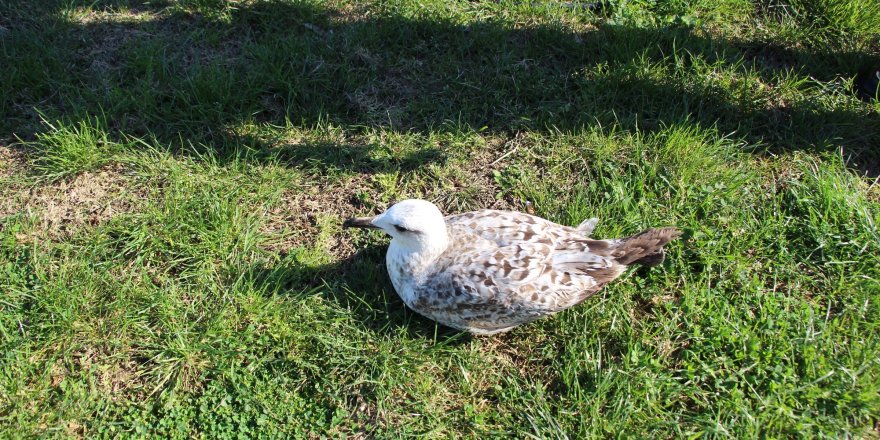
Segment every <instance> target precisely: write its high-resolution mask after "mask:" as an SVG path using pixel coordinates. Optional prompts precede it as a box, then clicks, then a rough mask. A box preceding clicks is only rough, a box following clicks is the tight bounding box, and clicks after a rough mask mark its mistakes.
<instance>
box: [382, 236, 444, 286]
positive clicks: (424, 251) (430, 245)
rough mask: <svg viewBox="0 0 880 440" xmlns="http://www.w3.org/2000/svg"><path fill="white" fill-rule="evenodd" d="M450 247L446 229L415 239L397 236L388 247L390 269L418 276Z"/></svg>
mask: <svg viewBox="0 0 880 440" xmlns="http://www.w3.org/2000/svg"><path fill="white" fill-rule="evenodd" d="M448 247H449V233H448V232H447V231H446V230H442V231H438V233H432V234H426V235H423V236H419V237H418V238H417V239H413V240H404V239H400V238H395V239H393V240H391V244H390V245H389V247H388V264H389V269H390V268H392V267H393V268H394V269H395V270H397V271H403V272H404V273H406V274H407V275H409V276H411V277H417V276H418V275H419V274H421V273H423V272H424V271H425V269H426V268H427V267H428V266H430V265H431V263H433V262H434V260H436V259H437V258H438V257H439V256H440V255H442V254H443V252H446V249H447V248H448Z"/></svg>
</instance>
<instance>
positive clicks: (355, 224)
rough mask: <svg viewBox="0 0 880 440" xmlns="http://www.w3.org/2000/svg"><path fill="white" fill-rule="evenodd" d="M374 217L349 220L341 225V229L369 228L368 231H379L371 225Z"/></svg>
mask: <svg viewBox="0 0 880 440" xmlns="http://www.w3.org/2000/svg"><path fill="white" fill-rule="evenodd" d="M374 218H375V217H355V218H350V219H348V220H346V221H345V222H343V223H342V227H343V228H369V229H380V228H379V227H378V226H376V225H374V224H373V219H374Z"/></svg>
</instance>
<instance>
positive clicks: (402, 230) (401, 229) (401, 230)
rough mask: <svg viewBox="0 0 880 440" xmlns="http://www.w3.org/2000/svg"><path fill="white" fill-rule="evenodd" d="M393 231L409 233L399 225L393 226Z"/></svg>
mask: <svg viewBox="0 0 880 440" xmlns="http://www.w3.org/2000/svg"><path fill="white" fill-rule="evenodd" d="M394 229H397V232H409V229H406V228H404V227H403V226H400V225H394Z"/></svg>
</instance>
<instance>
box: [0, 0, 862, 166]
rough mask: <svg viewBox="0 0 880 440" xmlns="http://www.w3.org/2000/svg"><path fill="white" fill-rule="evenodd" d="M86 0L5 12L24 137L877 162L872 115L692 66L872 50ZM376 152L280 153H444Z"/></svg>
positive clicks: (287, 6)
mask: <svg viewBox="0 0 880 440" xmlns="http://www.w3.org/2000/svg"><path fill="white" fill-rule="evenodd" d="M91 4H94V6H93V7H92V8H93V10H94V11H98V12H97V13H96V12H92V13H89V14H88V15H85V16H83V17H76V16H62V15H61V14H60V13H59V11H60V10H61V9H62V6H67V5H68V2H58V1H56V0H44V1H42V2H32V3H31V2H23V1H18V2H13V4H12V5H10V6H7V8H9V11H8V12H9V14H8V15H9V16H10V17H11V19H10V20H8V21H9V23H7V24H3V26H6V27H9V28H10V31H9V35H7V36H5V37H4V38H2V39H0V45H2V46H3V49H4V50H3V51H2V53H4V54H5V55H4V58H6V60H5V62H4V64H5V65H11V66H14V67H13V68H11V69H6V70H5V71H4V73H0V78H2V81H0V83H2V85H0V92H2V97H3V100H2V104H0V105H2V107H0V110H2V112H3V113H4V117H3V118H2V122H0V125H2V127H3V130H4V131H6V130H9V131H10V132H12V133H15V134H16V135H18V136H22V137H24V138H29V137H32V136H33V135H34V134H36V133H39V132H40V131H41V130H44V129H45V127H44V126H43V125H41V124H40V123H39V121H38V119H37V116H36V113H35V111H34V109H37V110H39V111H41V112H43V113H44V114H45V115H46V117H47V118H49V119H50V120H55V119H60V120H70V121H76V120H82V119H84V118H86V117H87V116H88V115H94V114H103V115H105V117H106V118H107V122H108V126H109V129H110V130H111V131H114V132H117V133H120V132H121V133H127V134H134V135H144V136H155V137H156V138H157V139H159V140H160V142H163V143H166V144H176V143H177V144H179V143H180V140H181V139H186V140H187V141H188V142H192V143H194V144H200V145H202V146H205V148H210V149H214V150H216V151H218V152H220V153H222V152H223V151H224V150H229V149H232V148H239V147H241V146H242V144H243V145H244V146H245V147H247V148H250V149H254V150H256V151H258V152H261V153H266V154H258V155H256V156H255V157H266V156H270V155H271V154H274V153H275V149H276V147H277V146H278V145H277V144H276V143H273V142H268V141H266V140H261V139H260V138H259V137H253V136H247V133H241V132H240V131H241V130H243V129H242V127H246V126H248V125H260V124H273V125H285V124H288V123H289V124H292V125H293V126H305V127H310V126H316V125H320V124H326V123H329V124H335V125H344V126H347V127H348V130H349V131H353V132H358V131H359V130H371V129H388V128H390V129H394V130H400V131H416V132H421V131H438V130H439V131H443V130H455V127H469V128H471V129H479V128H483V129H484V130H487V131H489V132H494V133H499V134H502V135H506V134H509V133H513V132H516V131H518V130H524V129H528V130H533V131H542V130H553V129H561V130H575V129H579V128H581V127H584V126H589V125H593V124H602V125H614V126H617V127H620V128H622V129H625V130H636V129H638V130H641V131H648V132H650V131H651V130H653V129H655V128H659V127H662V126H666V125H673V124H679V123H682V122H688V123H693V124H699V125H700V126H703V127H717V128H718V130H719V131H720V132H723V133H735V136H736V137H739V138H742V139H743V140H745V141H747V142H749V144H751V145H758V146H759V147H758V148H759V151H758V152H762V153H763V152H766V151H771V152H782V151H788V150H810V151H816V150H820V151H821V150H828V151H834V150H836V149H837V148H842V149H843V150H844V151H845V152H846V153H847V154H849V155H851V156H852V157H853V158H855V159H856V160H855V161H854V165H853V166H854V167H855V168H858V169H860V170H861V171H868V170H869V169H870V165H871V164H872V163H874V162H876V161H877V157H876V156H877V155H876V152H874V151H873V146H874V145H876V144H877V142H880V128H878V127H880V123H878V122H880V121H878V117H877V114H876V112H871V111H869V110H867V109H865V108H860V107H858V106H855V105H846V106H842V105H839V104H838V105H834V106H831V107H829V106H828V105H823V104H822V103H817V102H812V101H810V100H800V101H796V102H782V101H776V102H773V100H772V99H771V100H769V102H768V99H762V98H761V97H759V96H757V95H756V92H754V91H748V90H746V91H743V90H739V91H737V87H738V86H737V85H736V84H727V85H724V86H722V85H719V84H720V83H719V82H717V81H715V82H713V81H710V80H708V79H707V78H705V77H704V76H705V75H704V70H705V69H704V68H703V67H699V66H705V65H707V63H722V65H724V66H727V67H730V68H733V69H736V71H737V72H738V73H739V74H745V73H747V72H750V71H752V70H751V66H754V67H755V68H756V69H755V70H754V72H757V74H758V75H759V76H760V77H762V81H764V82H765V83H766V84H769V86H768V87H773V86H774V84H775V83H776V82H778V81H779V76H780V75H784V74H785V73H786V72H789V71H793V72H796V73H798V74H799V75H802V76H804V75H806V76H811V77H815V78H818V79H820V80H830V79H833V78H836V77H840V76H842V77H847V78H848V77H852V76H854V75H855V74H856V73H858V71H859V70H860V69H861V68H863V67H864V66H865V65H868V64H871V63H875V62H876V59H877V56H876V54H869V53H840V52H821V51H810V50H806V49H805V50H801V51H794V50H787V49H782V48H779V47H776V46H774V45H772V44H767V43H766V42H761V41H726V40H721V39H716V38H709V37H706V36H703V35H699V34H698V33H697V32H695V31H693V30H691V29H687V28H681V27H667V28H651V29H645V28H635V27H627V26H618V25H603V26H601V27H599V28H591V29H589V30H585V31H583V32H574V31H572V30H570V29H565V28H562V27H557V26H549V25H540V26H533V27H528V28H518V27H517V28H514V27H511V25H510V24H506V23H501V22H496V21H482V22H476V23H469V24H460V23H453V22H450V21H446V20H443V19H426V18H411V17H406V16H402V15H396V14H395V13H393V12H388V11H370V13H369V14H368V13H367V11H361V10H358V9H357V8H356V7H354V8H353V9H351V10H345V11H343V10H335V9H330V8H327V7H323V6H317V5H313V4H309V3H288V2H279V1H267V2H253V3H247V4H236V5H235V7H234V8H233V7H231V6H229V8H228V9H226V8H227V6H228V5H226V4H225V3H224V2H222V1H217V2H213V3H211V5H213V6H212V7H203V8H202V9H199V8H195V10H203V12H204V13H192V12H183V11H184V10H183V9H180V8H174V7H169V6H168V5H164V4H161V3H152V4H150V5H147V4H145V3H139V2H133V1H124V0H108V1H98V2H94V3H91ZM217 11H221V12H217ZM28 14H29V15H28ZM0 15H2V14H0ZM18 18H21V19H20V20H18ZM695 66H696V67H695ZM664 69H665V70H664ZM700 69H703V70H700ZM709 70H711V69H709ZM680 72H689V73H686V74H684V75H682V74H681V73H680ZM772 93H773V92H771V93H770V94H769V96H772ZM829 93H838V94H840V93H843V94H848V93H849V94H852V93H853V91H847V90H836V91H830V92H829ZM764 98H766V96H765V97H764ZM369 151H370V150H369V148H364V149H361V146H350V145H344V144H339V143H336V142H335V141H331V142H326V143H320V142H319V143H317V144H314V145H306V146H303V147H284V146H283V143H282V148H281V151H280V155H281V156H282V157H284V158H286V160H287V161H288V162H289V164H290V165H291V166H294V167H303V166H305V167H308V166H314V165H316V164H317V166H318V167H319V168H321V167H337V168H352V169H356V170H360V171H367V172H370V171H375V170H379V169H381V170H385V171H387V170H388V168H389V167H391V168H396V169H403V170H406V169H412V168H415V167H417V166H419V165H421V164H424V163H426V162H431V161H436V160H439V159H442V157H443V155H442V152H440V151H439V150H438V151H435V152H431V153H429V154H418V155H414V156H413V157H410V158H405V159H404V160H402V161H399V162H397V163H376V162H371V159H370V158H369ZM270 153H271V154H270ZM878 168H880V167H878ZM878 171H880V169H878V170H875V172H878Z"/></svg>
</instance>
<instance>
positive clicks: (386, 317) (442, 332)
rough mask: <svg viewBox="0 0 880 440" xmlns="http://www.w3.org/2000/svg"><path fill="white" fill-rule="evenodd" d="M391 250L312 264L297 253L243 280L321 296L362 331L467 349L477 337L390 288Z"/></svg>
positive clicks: (295, 294)
mask: <svg viewBox="0 0 880 440" xmlns="http://www.w3.org/2000/svg"><path fill="white" fill-rule="evenodd" d="M385 249H387V246H386V245H378V244H374V245H370V246H367V247H365V248H363V249H361V250H359V251H357V252H356V253H354V254H353V255H350V256H349V257H347V258H344V259H340V260H336V261H334V262H332V263H326V264H310V263H308V262H305V259H303V258H301V256H300V254H299V252H298V251H297V250H296V249H294V250H291V251H289V252H287V253H286V254H285V255H283V256H282V257H281V258H280V259H279V260H278V261H275V262H274V263H261V264H258V265H255V266H252V267H250V268H249V269H248V270H247V271H246V273H245V274H244V276H245V277H246V278H248V279H250V280H252V282H253V285H254V288H255V289H257V290H258V291H264V292H267V294H271V295H281V296H285V297H289V298H296V299H304V298H307V297H310V296H319V297H321V298H322V299H324V300H327V301H329V302H331V303H332V304H334V305H335V307H336V308H337V309H340V310H346V311H347V312H348V313H350V315H351V318H352V320H353V321H354V322H356V323H357V326H358V327H360V328H361V329H362V330H365V331H368V332H371V333H377V334H384V335H389V336H395V337H401V336H402V337H405V338H407V339H421V340H429V341H433V343H434V344H438V345H445V346H457V345H461V344H467V343H469V342H470V341H471V340H472V339H473V336H472V335H471V334H470V333H467V332H462V331H459V330H455V329H452V328H450V327H446V326H443V325H440V324H438V323H436V322H434V321H432V320H430V319H428V318H425V317H423V316H421V315H419V314H417V313H415V312H413V311H412V310H409V309H408V308H407V307H406V305H405V304H404V303H403V301H402V300H401V299H400V297H399V296H398V295H397V293H395V292H394V289H393V287H392V286H391V281H390V279H389V278H388V275H387V272H386V269H385V264H384V260H385V255H384V251H385Z"/></svg>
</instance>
